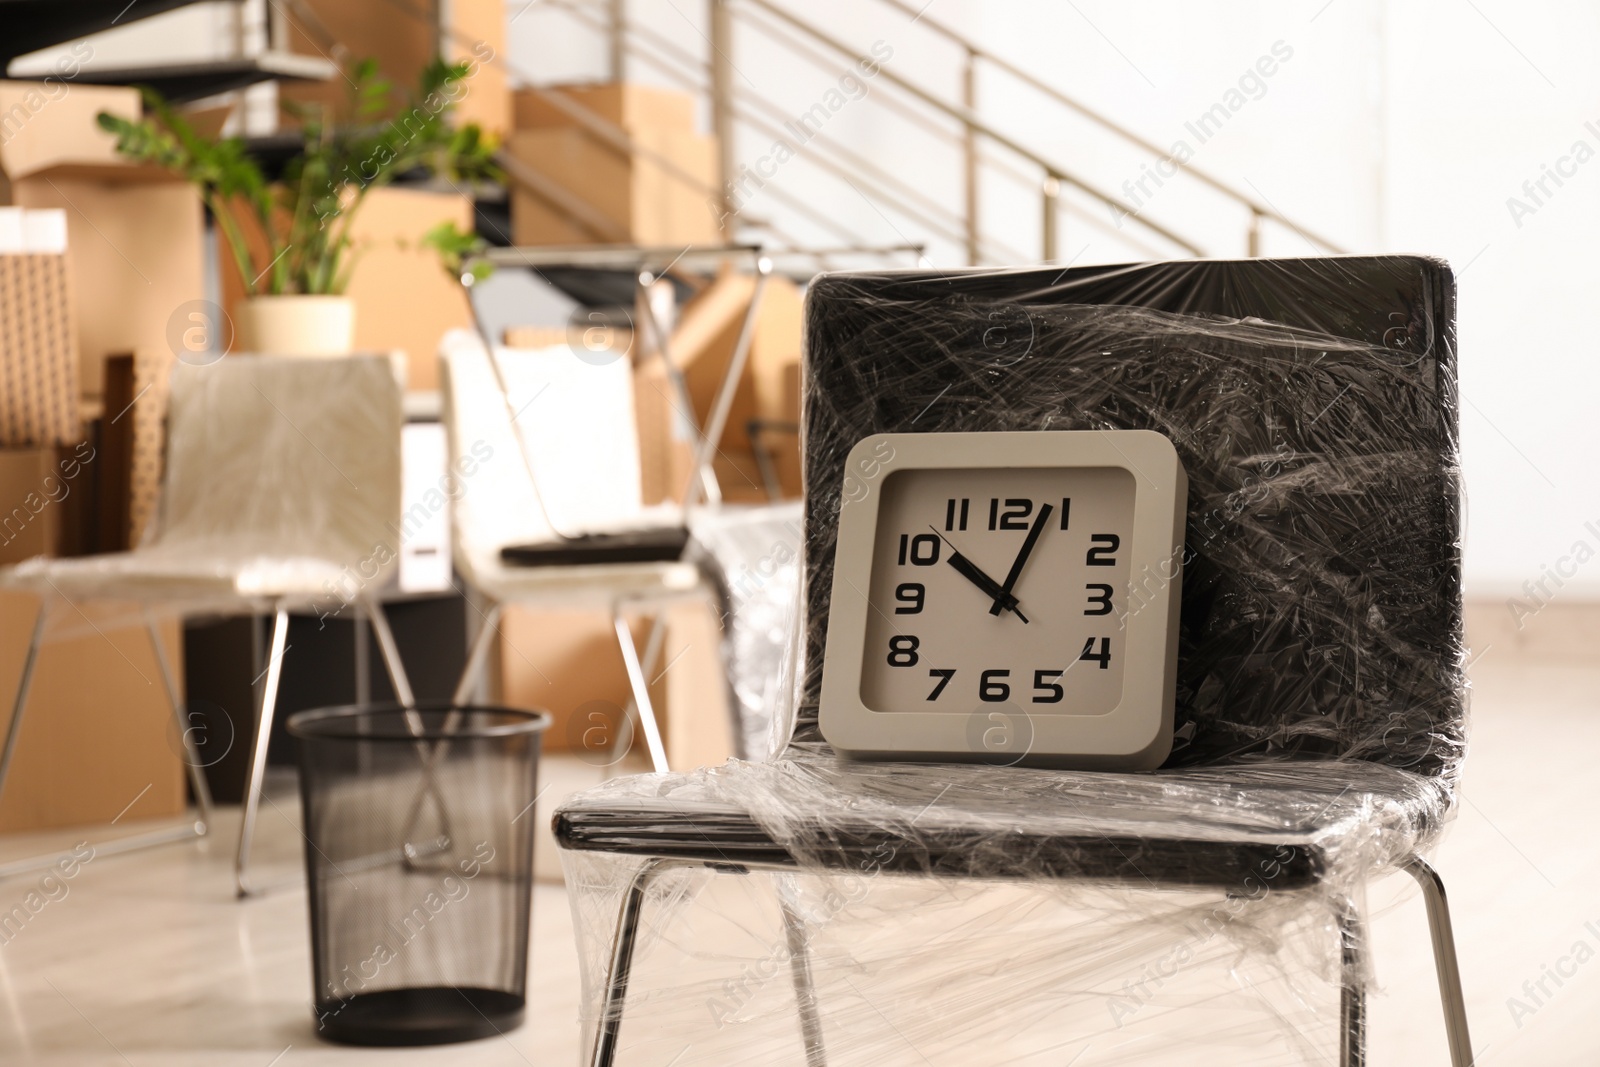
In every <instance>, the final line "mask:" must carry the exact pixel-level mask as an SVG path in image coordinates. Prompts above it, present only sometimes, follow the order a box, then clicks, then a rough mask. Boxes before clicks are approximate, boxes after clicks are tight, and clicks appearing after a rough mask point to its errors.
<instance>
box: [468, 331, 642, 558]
mask: <svg viewBox="0 0 1600 1067" xmlns="http://www.w3.org/2000/svg"><path fill="white" fill-rule="evenodd" d="M439 354H440V359H441V363H442V367H443V375H444V382H443V392H444V397H443V401H444V418H445V424H446V426H447V428H448V433H449V438H450V458H451V463H452V464H453V465H455V464H460V463H462V462H463V461H470V466H471V467H472V469H473V473H472V474H471V475H470V476H466V475H464V476H463V488H462V492H461V494H460V495H459V496H458V497H457V498H456V500H455V502H454V506H453V508H452V515H453V519H454V523H455V544H456V562H457V565H458V566H459V567H460V568H461V570H462V572H463V573H464V574H466V575H467V576H468V577H469V578H471V576H472V575H473V574H475V573H485V571H484V570H483V568H485V567H490V566H492V565H493V563H494V561H495V560H496V559H497V558H498V555H499V552H500V549H501V547H502V546H504V545H508V544H536V543H539V542H542V541H551V540H555V537H556V535H555V531H554V529H552V525H553V526H554V528H555V529H559V530H561V531H562V532H563V533H567V534H573V533H578V532H582V531H584V530H593V529H603V528H605V527H608V526H617V525H622V524H626V523H628V522H629V521H631V520H636V519H637V518H638V515H639V512H640V506H641V505H640V485H639V478H640V476H639V433H638V427H637V424H636V423H635V419H634V405H633V365H632V363H631V362H630V361H629V360H628V358H627V357H626V355H624V354H622V353H618V354H617V358H616V359H614V360H598V361H595V362H588V361H585V360H581V359H579V358H578V357H577V356H575V355H573V353H572V351H571V349H569V348H567V347H566V346H565V345H561V346H555V347H551V348H541V349H514V348H501V347H498V346H497V347H496V348H495V358H496V360H497V361H498V363H499V366H500V373H501V376H502V377H503V378H504V380H505V384H506V390H507V393H506V394H505V396H509V398H510V405H511V410H510V411H507V409H506V399H505V396H502V394H501V392H500V386H499V383H498V382H497V381H496V379H495V374H494V368H493V367H492V366H491V365H490V363H489V353H488V351H487V350H486V349H485V347H484V344H483V342H482V340H481V339H480V338H479V336H478V335H477V334H476V333H474V332H472V331H469V330H452V331H450V332H449V333H448V334H446V335H445V337H444V340H443V341H442V342H441V344H440V348H439ZM513 413H514V414H515V415H516V420H517V426H519V427H520V428H521V433H520V435H519V434H518V433H517V432H516V428H515V427H513V425H512V415H513ZM519 437H520V440H519ZM524 447H526V450H527V452H526V460H525V459H524V455H523V451H522V449H523V448H524ZM530 467H531V468H532V472H533V476H534V477H536V478H537V479H538V483H537V492H535V484H534V482H533V481H532V480H531V479H530V477H529V468H530Z"/></svg>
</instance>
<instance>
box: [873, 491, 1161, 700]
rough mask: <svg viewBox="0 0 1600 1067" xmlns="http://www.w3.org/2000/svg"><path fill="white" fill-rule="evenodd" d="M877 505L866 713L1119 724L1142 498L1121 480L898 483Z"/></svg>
mask: <svg viewBox="0 0 1600 1067" xmlns="http://www.w3.org/2000/svg"><path fill="white" fill-rule="evenodd" d="M880 491H881V493H882V497H881V500H880V503H879V506H878V515H877V523H876V534H875V540H874V542H873V545H872V570H871V580H870V590H869V591H868V600H869V605H870V608H871V610H869V611H868V613H867V618H866V627H865V631H866V632H865V643H864V644H865V647H864V649H863V656H862V664H861V687H860V697H861V702H862V704H863V705H865V707H867V708H869V709H871V710H872V711H876V712H919V711H920V712H956V713H971V712H973V711H974V710H979V709H983V708H985V707H989V706H994V707H999V706H1002V705H1007V704H1009V705H1011V706H1013V707H1016V708H1021V709H1023V710H1025V711H1026V712H1027V713H1028V714H1029V715H1030V716H1039V715H1082V716H1089V715H1104V714H1107V713H1109V712H1111V711H1113V710H1115V709H1116V708H1117V706H1118V704H1119V703H1120V702H1121V700H1122V696H1123V682H1124V661H1125V655H1124V653H1125V651H1126V649H1125V640H1124V637H1125V635H1124V630H1123V625H1122V619H1123V616H1124V614H1125V611H1126V598H1127V595H1128V594H1127V590H1128V575H1129V573H1130V571H1129V560H1130V558H1131V551H1132V545H1131V542H1132V535H1133V528H1134V502H1135V491H1136V484H1135V481H1134V478H1133V476H1132V475H1131V474H1130V473H1129V472H1128V471H1127V470H1125V469H1123V468H1120V467H1010V468H1007V467H998V468H984V467H968V468H961V469H947V470H941V469H905V470H899V471H894V472H893V473H890V474H888V475H887V476H885V478H884V481H883V484H882V487H881V490H880Z"/></svg>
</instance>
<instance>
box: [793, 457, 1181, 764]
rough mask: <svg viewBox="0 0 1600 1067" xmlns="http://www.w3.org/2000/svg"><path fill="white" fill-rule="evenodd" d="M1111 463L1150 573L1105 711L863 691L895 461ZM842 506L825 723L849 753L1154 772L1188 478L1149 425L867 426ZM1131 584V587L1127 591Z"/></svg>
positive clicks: (1126, 624) (1163, 720) (1136, 571)
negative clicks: (905, 702)
mask: <svg viewBox="0 0 1600 1067" xmlns="http://www.w3.org/2000/svg"><path fill="white" fill-rule="evenodd" d="M1016 467H1025V468H1026V467H1032V468H1052V469H1061V468H1075V467H1076V468H1087V467H1116V468H1121V469H1123V470H1126V471H1127V472H1128V473H1129V474H1130V475H1132V476H1133V480H1134V486H1135V489H1134V494H1135V495H1134V510H1133V535H1132V538H1131V541H1132V543H1131V545H1130V546H1129V565H1128V577H1129V581H1128V585H1129V590H1128V591H1131V589H1132V587H1133V586H1134V585H1135V584H1136V583H1139V582H1140V578H1141V576H1148V578H1149V580H1148V581H1146V582H1144V583H1143V584H1144V586H1145V588H1144V589H1142V590H1141V604H1140V606H1139V608H1138V610H1137V611H1127V610H1126V605H1127V603H1128V601H1127V600H1126V599H1125V600H1124V605H1125V610H1124V614H1123V616H1122V618H1121V621H1122V623H1123V635H1124V637H1123V646H1124V652H1123V684H1122V699H1121V701H1120V702H1119V703H1118V704H1117V706H1116V707H1115V708H1113V709H1112V710H1111V711H1109V712H1106V713H1104V714H1101V715H1062V714H1050V713H1030V712H1028V711H1027V710H1025V709H1023V708H1021V707H1020V706H1018V705H1016V704H1014V703H1008V704H996V705H985V706H982V707H975V708H974V709H973V711H971V712H950V711H927V712H922V711H894V712H880V711H876V710H874V709H872V708H870V707H868V706H867V705H866V703H865V702H864V701H863V700H862V698H861V673H862V666H863V658H864V655H865V644H866V630H867V619H868V613H869V611H870V610H871V605H870V604H869V603H868V599H867V591H868V590H869V589H870V588H871V580H872V560H873V555H874V548H875V545H876V542H877V527H878V506H879V503H880V500H881V498H882V493H881V492H880V489H881V486H882V485H883V482H884V480H885V479H886V478H887V477H888V476H889V475H890V474H892V473H894V472H896V471H902V470H956V469H972V468H1016ZM845 469H846V471H847V472H849V474H848V476H847V480H850V479H854V482H853V484H852V487H853V488H855V489H856V490H857V492H854V493H851V492H847V493H846V495H845V499H844V502H843V503H842V505H841V507H840V510H839V540H838V546H837V550H836V553H835V557H834V572H833V596H832V599H831V602H830V608H829V613H828V634H827V643H826V645H825V648H824V653H823V671H822V692H821V705H820V707H819V709H818V722H819V726H820V728H821V730H822V735H823V737H825V738H826V739H827V740H828V743H829V744H831V745H832V746H833V748H834V749H835V750H836V751H837V752H839V753H840V754H841V755H843V756H848V757H850V758H853V759H886V760H928V761H935V762H947V761H954V762H989V763H994V762H1002V763H1007V764H1026V765H1030V766H1037V767H1064V768H1080V769H1091V770H1150V769H1153V768H1155V767H1158V766H1160V765H1161V763H1162V761H1164V760H1165V759H1166V758H1167V754H1168V753H1169V752H1170V751H1171V749H1172V708H1173V696H1174V690H1175V687H1176V684H1177V659H1178V608H1179V602H1180V597H1181V587H1182V584H1183V583H1182V573H1181V571H1182V561H1183V532H1184V519H1185V504H1186V499H1187V496H1188V477H1187V475H1186V474H1185V473H1184V470H1183V464H1182V463H1181V462H1180V461H1179V459H1178V453H1177V450H1176V449H1174V448H1173V447H1172V442H1171V441H1169V440H1168V439H1167V438H1166V437H1165V436H1163V435H1162V434H1159V433H1156V432H1155V431H1153V430H1055V431H1051V430H1044V431H1034V432H992V433H981V432H980V433H924V434H905V433H890V434H873V435H872V436H870V437H865V438H862V439H861V440H860V441H858V442H857V443H856V445H855V447H854V448H852V449H851V450H850V456H849V459H848V460H847V463H846V468H845ZM1128 591H1125V594H1126V592H1128Z"/></svg>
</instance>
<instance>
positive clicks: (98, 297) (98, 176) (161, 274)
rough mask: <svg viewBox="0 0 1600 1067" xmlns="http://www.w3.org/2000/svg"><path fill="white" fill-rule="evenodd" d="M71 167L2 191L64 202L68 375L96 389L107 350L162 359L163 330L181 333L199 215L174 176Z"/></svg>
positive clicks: (197, 251) (194, 272)
mask: <svg viewBox="0 0 1600 1067" xmlns="http://www.w3.org/2000/svg"><path fill="white" fill-rule="evenodd" d="M75 175H76V176H73V177H67V176H65V175H62V174H58V173H54V172H52V173H47V174H39V175H35V176H33V177H29V178H24V179H22V180H20V181H16V182H14V183H13V184H12V195H13V197H14V199H15V201H16V203H17V204H19V205H21V206H23V207H28V208H60V209H62V210H63V211H65V212H66V218H67V262H68V265H69V268H70V271H71V284H72V288H73V289H74V291H75V292H76V293H77V294H78V301H77V316H76V317H77V347H78V358H79V365H78V380H79V384H80V388H81V389H82V390H83V392H84V394H85V395H87V396H94V397H98V396H99V395H100V390H101V382H102V381H103V378H104V367H103V364H104V362H105V359H106V357H107V356H109V355H112V354H114V353H121V352H134V351H138V352H145V353H149V354H150V355H151V357H152V358H155V359H158V360H160V361H162V362H163V363H164V364H165V365H167V366H170V364H171V361H172V360H173V359H174V358H175V356H174V352H173V345H172V342H171V340H170V338H171V337H173V336H178V337H180V338H181V335H182V332H183V330H184V329H185V328H187V327H188V326H189V325H191V323H190V319H189V318H188V312H189V311H191V310H193V309H192V308H189V307H187V305H190V304H192V303H194V302H196V301H202V300H204V299H205V295H206V286H205V217H204V213H203V211H202V209H201V205H200V196H199V194H198V193H197V192H196V191H195V189H194V187H193V186H191V185H189V184H188V183H187V182H184V181H180V180H177V179H170V178H169V179H167V180H163V181H147V180H137V181H126V180H123V179H124V178H125V177H126V175H125V174H124V172H122V171H121V169H120V168H117V167H109V168H102V169H100V170H98V171H94V170H79V171H77V172H75ZM141 403H143V401H142V400H141ZM112 414H115V413H114V412H113V413H112Z"/></svg>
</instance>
